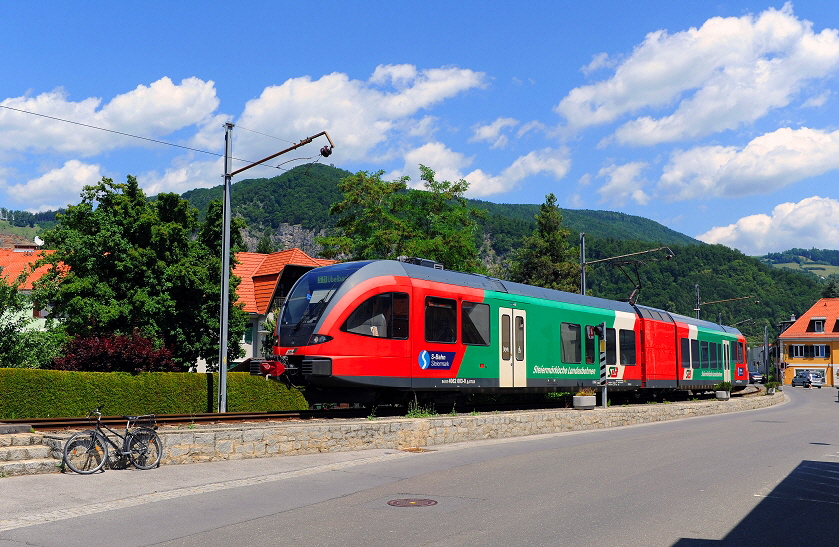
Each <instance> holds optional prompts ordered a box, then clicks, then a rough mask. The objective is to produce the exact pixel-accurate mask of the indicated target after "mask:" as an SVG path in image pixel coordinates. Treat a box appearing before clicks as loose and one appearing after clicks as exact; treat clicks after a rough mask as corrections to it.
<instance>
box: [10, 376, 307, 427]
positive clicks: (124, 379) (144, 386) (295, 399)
mask: <svg viewBox="0 0 839 547" xmlns="http://www.w3.org/2000/svg"><path fill="white" fill-rule="evenodd" d="M217 400H218V374H198V373H189V372H146V373H142V374H137V375H132V374H128V373H126V372H68V371H61V370H39V369H18V368H0V420H3V419H6V420H13V419H26V418H55V417H71V416H86V415H87V413H88V412H89V411H90V410H91V409H92V408H94V407H96V406H98V405H100V404H101V405H103V412H104V413H105V414H106V415H109V416H119V415H128V414H132V415H133V414H201V413H205V412H214V411H215V410H216V407H217ZM308 408H309V404H308V403H307V402H306V399H305V398H304V397H303V395H302V394H301V393H300V391H298V390H296V389H289V388H288V387H286V386H285V385H283V384H281V383H279V382H275V381H268V380H265V379H264V378H262V377H261V376H251V375H250V374H248V373H246V372H230V373H228V374H227V410H228V411H230V412H263V411H269V410H305V409H308Z"/></svg>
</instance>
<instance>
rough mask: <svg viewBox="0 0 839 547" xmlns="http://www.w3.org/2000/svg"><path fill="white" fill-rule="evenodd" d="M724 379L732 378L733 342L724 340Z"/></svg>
mask: <svg viewBox="0 0 839 547" xmlns="http://www.w3.org/2000/svg"><path fill="white" fill-rule="evenodd" d="M722 362H723V368H722V375H723V376H722V380H723V382H730V381H731V380H732V378H731V342H729V341H728V340H724V341H723V343H722Z"/></svg>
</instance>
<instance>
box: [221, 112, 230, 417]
mask: <svg viewBox="0 0 839 547" xmlns="http://www.w3.org/2000/svg"><path fill="white" fill-rule="evenodd" d="M232 156H233V124H232V123H230V122H227V123H225V124H224V201H223V204H224V205H223V207H222V212H223V213H222V228H221V320H220V324H221V327H220V328H219V355H218V372H219V374H218V411H219V412H227V325H228V322H229V307H230V181H231V179H232V178H233V175H231V174H230V162H231V160H232Z"/></svg>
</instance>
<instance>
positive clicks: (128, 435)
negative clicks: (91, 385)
mask: <svg viewBox="0 0 839 547" xmlns="http://www.w3.org/2000/svg"><path fill="white" fill-rule="evenodd" d="M92 416H95V417H96V425H95V426H94V428H93V429H89V430H87V431H80V432H78V433H75V434H73V435H72V436H71V437H70V438H69V439H67V442H66V443H64V464H65V465H66V466H67V467H69V468H70V469H71V470H72V471H75V472H76V473H81V474H82V475H89V474H91V473H95V472H97V471H99V470H100V469H102V467H103V466H104V465H105V462H106V461H108V445H111V446H112V447H113V448H114V450H116V451H117V454H119V455H120V457H122V458H124V457H125V456H128V459H129V460H131V463H132V464H133V465H134V467H136V468H137V469H152V468H153V467H157V466H158V465H160V456H161V454H162V452H163V447H162V445H161V443H160V437H159V436H158V435H157V431H155V429H157V426H156V425H155V423H154V414H147V415H144V416H123V418H125V419H126V420H127V421H126V423H125V433H124V434H123V435H120V434H119V433H117V432H116V431H114V430H113V429H111V428H110V427H108V426H107V425H104V424H103V423H102V406H101V405H100V406H98V407H96V408H94V409H93V410H91V411H90V412H89V413H88V415H87V417H88V418H90V417H92ZM141 422H142V424H143V425H138V424H140V423H141ZM132 427H133V429H132ZM103 430H107V431H108V432H110V433H111V434H112V435H114V436H116V437H119V438H120V439H122V446H121V447H120V446H119V445H117V443H116V442H114V441H113V440H111V438H110V437H108V435H107V434H106V433H105V432H104V431H103Z"/></svg>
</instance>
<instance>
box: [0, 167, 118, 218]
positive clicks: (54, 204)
mask: <svg viewBox="0 0 839 547" xmlns="http://www.w3.org/2000/svg"><path fill="white" fill-rule="evenodd" d="M101 179H102V171H101V167H100V166H99V165H91V164H87V163H82V162H80V161H78V160H70V161H68V162H66V163H65V164H64V165H63V166H62V167H60V168H58V169H53V170H51V171H49V172H47V173H45V174H43V175H41V176H40V177H38V178H36V179H32V180H30V181H28V182H26V183H23V184H15V185H9V186H6V187H5V189H6V191H7V192H8V194H9V195H10V196H12V198H13V199H15V200H17V201H19V202H21V203H38V204H40V205H39V206H38V207H37V210H38V211H47V210H50V209H53V210H54V209H59V208H61V207H66V206H67V205H68V204H73V203H78V202H79V196H80V194H81V192H82V190H83V189H84V187H85V186H88V185H93V184H96V183H97V182H99V181H100V180H101Z"/></svg>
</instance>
